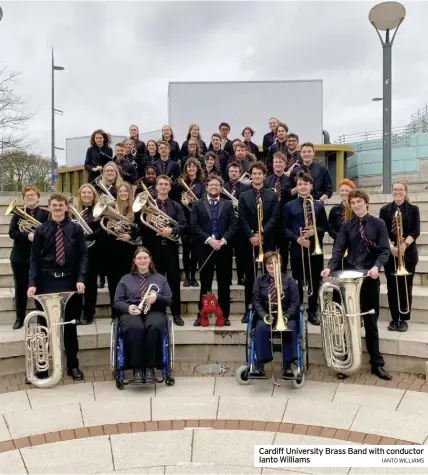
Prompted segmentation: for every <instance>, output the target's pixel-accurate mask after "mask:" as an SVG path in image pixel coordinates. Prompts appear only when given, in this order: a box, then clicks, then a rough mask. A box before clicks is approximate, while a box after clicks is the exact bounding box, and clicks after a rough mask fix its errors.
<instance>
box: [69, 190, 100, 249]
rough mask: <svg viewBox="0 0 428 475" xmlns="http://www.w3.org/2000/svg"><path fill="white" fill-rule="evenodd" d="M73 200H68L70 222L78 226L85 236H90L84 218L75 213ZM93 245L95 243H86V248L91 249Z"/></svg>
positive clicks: (90, 230)
mask: <svg viewBox="0 0 428 475" xmlns="http://www.w3.org/2000/svg"><path fill="white" fill-rule="evenodd" d="M73 199H74V198H73V197H72V196H71V197H70V198H69V199H68V211H70V213H71V215H72V221H74V222H75V223H77V224H79V225H80V227H81V228H82V229H83V233H84V234H85V235H89V234H92V233H93V231H92V229H91V228H90V226H89V224H88V223H87V222H86V221H85V218H84V217H83V216H82V215H81V214H80V213H79V212H78V211H77V208H76V207H75V206H74V204H73ZM94 244H95V241H89V242H88V241H86V247H92V246H93V245H94Z"/></svg>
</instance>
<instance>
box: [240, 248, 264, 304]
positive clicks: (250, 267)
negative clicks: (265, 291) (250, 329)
mask: <svg viewBox="0 0 428 475" xmlns="http://www.w3.org/2000/svg"><path fill="white" fill-rule="evenodd" d="M242 248H243V250H242V252H243V259H244V272H245V311H247V310H248V306H249V305H251V304H252V303H253V287H254V280H255V277H258V276H260V275H262V274H263V266H264V265H263V263H256V265H255V264H254V256H256V257H257V256H258V254H259V248H258V247H253V246H252V245H251V244H250V243H247V242H245V241H243V242H242ZM253 249H254V251H253ZM255 268H256V272H258V275H255V274H254V269H255Z"/></svg>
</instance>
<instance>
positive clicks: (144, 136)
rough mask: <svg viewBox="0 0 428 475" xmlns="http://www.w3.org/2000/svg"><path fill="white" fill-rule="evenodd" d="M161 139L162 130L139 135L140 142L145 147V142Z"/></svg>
mask: <svg viewBox="0 0 428 475" xmlns="http://www.w3.org/2000/svg"><path fill="white" fill-rule="evenodd" d="M161 137H162V129H158V130H152V131H150V132H143V133H142V134H140V140H141V141H142V142H144V143H145V144H146V145H147V140H156V141H158V140H160V139H161Z"/></svg>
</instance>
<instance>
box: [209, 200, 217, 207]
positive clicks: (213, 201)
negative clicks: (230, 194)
mask: <svg viewBox="0 0 428 475" xmlns="http://www.w3.org/2000/svg"><path fill="white" fill-rule="evenodd" d="M217 203H218V201H217V200H210V205H211V206H217Z"/></svg>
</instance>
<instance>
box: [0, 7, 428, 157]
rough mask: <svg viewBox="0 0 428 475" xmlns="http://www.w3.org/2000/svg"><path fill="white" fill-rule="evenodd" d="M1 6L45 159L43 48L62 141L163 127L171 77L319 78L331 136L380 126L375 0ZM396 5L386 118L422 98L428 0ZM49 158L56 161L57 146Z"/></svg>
mask: <svg viewBox="0 0 428 475" xmlns="http://www.w3.org/2000/svg"><path fill="white" fill-rule="evenodd" d="M0 3H1V4H2V7H3V10H4V17H3V20H2V21H1V22H0V63H2V65H3V66H5V67H7V68H8V69H10V70H14V71H18V72H20V73H21V76H20V79H19V84H18V85H17V86H16V91H17V92H18V93H19V94H20V95H21V96H22V97H23V99H24V100H25V101H26V103H27V110H28V111H31V112H34V114H35V115H34V118H33V119H32V120H31V122H30V123H29V124H28V132H29V133H30V135H31V136H33V137H34V138H35V139H36V140H37V141H38V146H39V148H40V149H41V150H42V151H44V152H45V153H46V154H47V155H49V153H50V77H51V76H50V74H51V72H50V61H51V45H54V49H55V61H56V63H57V64H58V65H62V66H64V67H65V68H66V70H65V71H63V72H57V73H56V74H55V77H56V82H55V87H56V107H57V108H58V109H61V110H63V111H64V116H62V117H59V116H58V117H57V120H56V124H57V126H56V127H57V134H56V137H57V138H56V142H57V146H60V147H65V139H66V137H77V136H83V135H89V134H90V133H91V132H92V131H93V130H95V129H96V128H99V127H101V128H104V129H105V130H107V131H109V132H111V133H112V134H118V135H122V134H127V130H128V126H129V125H130V124H131V123H136V124H137V125H139V127H140V131H141V132H145V131H150V130H155V129H159V128H161V127H162V126H163V125H164V124H165V123H166V122H167V89H168V82H169V81H187V80H189V81H206V80H219V81H220V80H229V81H230V80H281V79H323V81H324V128H325V129H326V130H328V131H329V132H330V135H331V138H332V140H335V139H336V138H337V136H338V135H341V134H344V133H356V132H363V131H366V130H372V129H380V128H381V127H382V109H381V107H382V106H381V103H379V102H372V101H371V99H372V97H376V96H381V95H382V48H381V45H380V42H379V39H378V37H377V35H376V32H375V30H374V28H373V27H372V26H371V25H370V24H369V22H368V12H369V10H370V8H371V7H372V6H373V5H375V4H376V3H377V2H365V1H360V2H348V1H346V2H138V3H137V2H37V1H31V2H19V1H15V0H14V1H13V3H12V2H7V1H6V2H1V1H0ZM404 5H405V7H406V10H407V16H406V20H405V22H404V23H403V24H402V26H401V27H400V31H399V32H398V34H397V37H396V41H395V44H394V48H393V126H399V125H405V123H406V122H407V120H408V118H409V116H410V114H412V113H413V112H415V111H416V110H417V109H418V108H420V107H423V106H424V105H425V104H426V102H427V100H428V67H427V58H428V41H427V40H426V19H427V18H428V2H404ZM308 114H310V110H308ZM267 119H268V118H266V120H267ZM284 119H285V120H287V119H286V117H284ZM225 120H227V117H225ZM266 128H267V127H266ZM203 132H204V131H203ZM210 132H211V131H207V132H205V133H204V135H205V136H207V135H208V134H209V133H210ZM296 132H298V131H296ZM182 139H184V138H179V141H181V140H182ZM57 156H58V159H59V162H60V164H61V163H64V162H65V152H60V151H59V152H58V153H57Z"/></svg>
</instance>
